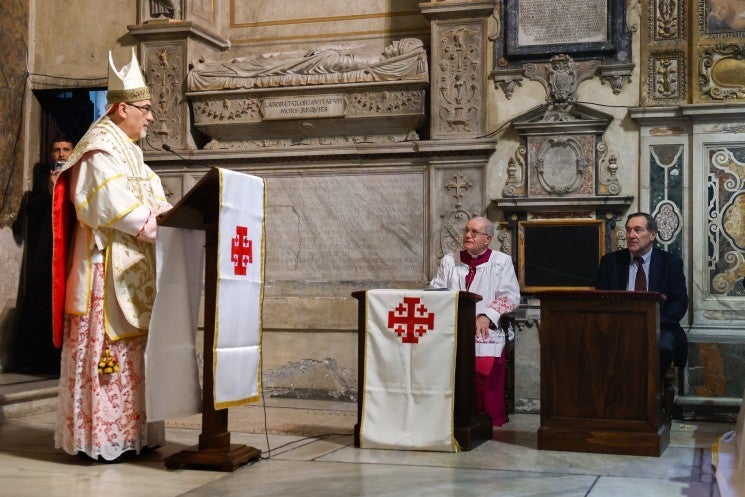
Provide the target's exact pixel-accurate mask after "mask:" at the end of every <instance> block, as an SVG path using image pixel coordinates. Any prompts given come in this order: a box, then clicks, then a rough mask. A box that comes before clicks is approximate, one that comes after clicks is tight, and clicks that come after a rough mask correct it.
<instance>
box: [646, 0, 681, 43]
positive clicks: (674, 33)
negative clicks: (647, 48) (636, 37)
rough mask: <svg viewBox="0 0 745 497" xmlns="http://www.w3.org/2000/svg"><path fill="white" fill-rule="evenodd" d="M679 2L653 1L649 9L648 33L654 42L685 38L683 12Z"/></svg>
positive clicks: (675, 0) (670, 0) (674, 0)
mask: <svg viewBox="0 0 745 497" xmlns="http://www.w3.org/2000/svg"><path fill="white" fill-rule="evenodd" d="M682 6H683V2H681V1H679V0H653V2H651V6H650V9H649V25H650V27H649V31H650V34H651V35H652V36H651V37H652V39H653V40H655V41H667V40H677V39H681V38H685V37H686V20H685V15H684V14H685V11H684V10H683V9H682Z"/></svg>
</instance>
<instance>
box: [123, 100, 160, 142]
mask: <svg viewBox="0 0 745 497" xmlns="http://www.w3.org/2000/svg"><path fill="white" fill-rule="evenodd" d="M117 105H120V106H122V107H121V108H120V109H121V114H122V115H123V119H122V120H121V122H120V123H118V124H119V127H120V128H121V129H122V131H124V132H125V133H126V134H127V136H128V137H130V138H131V139H132V140H141V139H143V138H145V137H146V136H147V126H148V125H149V124H150V123H151V122H153V121H154V120H155V118H154V117H153V112H152V110H151V104H150V100H140V101H138V102H126V103H121V104H117Z"/></svg>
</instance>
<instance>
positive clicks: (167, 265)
mask: <svg viewBox="0 0 745 497" xmlns="http://www.w3.org/2000/svg"><path fill="white" fill-rule="evenodd" d="M204 238H205V232H204V231H203V230H186V229H179V228H170V227H167V226H160V227H158V239H157V242H156V245H155V258H156V267H157V278H156V285H155V287H156V289H157V294H156V295H157V297H156V299H155V303H154V304H153V312H152V316H151V318H150V331H149V333H148V338H147V347H146V348H145V378H146V379H147V380H146V382H145V385H146V388H145V391H146V393H145V395H146V401H145V405H146V407H147V419H148V421H160V420H163V419H172V418H180V417H183V416H189V415H191V414H196V413H198V412H199V411H200V410H201V407H202V400H201V398H202V392H201V390H200V388H199V371H198V369H197V357H196V353H195V349H194V345H195V341H196V334H197V321H198V319H199V300H200V298H201V295H202V287H203V280H202V276H203V274H204Z"/></svg>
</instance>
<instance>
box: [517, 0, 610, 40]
mask: <svg viewBox="0 0 745 497" xmlns="http://www.w3.org/2000/svg"><path fill="white" fill-rule="evenodd" d="M517 5H518V19H517V46H519V47H527V46H535V45H558V44H576V43H595V42H604V41H606V40H607V39H608V0H585V1H583V2H577V1H576V0H553V1H551V2H544V1H542V0H518V1H517Z"/></svg>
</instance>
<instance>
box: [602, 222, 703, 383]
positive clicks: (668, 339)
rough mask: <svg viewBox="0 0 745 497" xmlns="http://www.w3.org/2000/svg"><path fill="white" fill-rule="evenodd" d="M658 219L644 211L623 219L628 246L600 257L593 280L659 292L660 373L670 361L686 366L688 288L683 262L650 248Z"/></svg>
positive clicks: (608, 287)
mask: <svg viewBox="0 0 745 497" xmlns="http://www.w3.org/2000/svg"><path fill="white" fill-rule="evenodd" d="M656 238H657V222H656V221H655V219H654V218H653V217H652V216H651V215H649V214H647V213H646V212H636V213H634V214H631V215H629V216H628V218H626V246H627V247H628V248H625V249H621V250H617V251H615V252H611V253H610V254H606V255H604V256H603V258H602V259H600V267H599V269H598V275H597V278H596V280H595V288H596V289H597V290H628V291H647V290H648V291H650V292H660V293H661V294H662V297H663V299H664V300H663V302H661V303H660V339H659V343H658V346H659V349H660V374H661V375H662V376H664V375H665V372H666V371H667V369H668V367H669V366H670V364H671V363H674V364H675V365H676V366H685V364H686V361H687V360H688V340H687V338H686V335H685V332H684V331H683V328H682V327H681V326H680V320H681V319H683V316H684V315H685V313H686V310H687V309H688V291H687V289H686V278H685V274H683V261H682V260H681V259H680V257H678V256H677V255H674V254H671V253H670V252H665V251H664V250H660V249H658V248H655V247H653V245H654V241H655V239H656Z"/></svg>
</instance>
